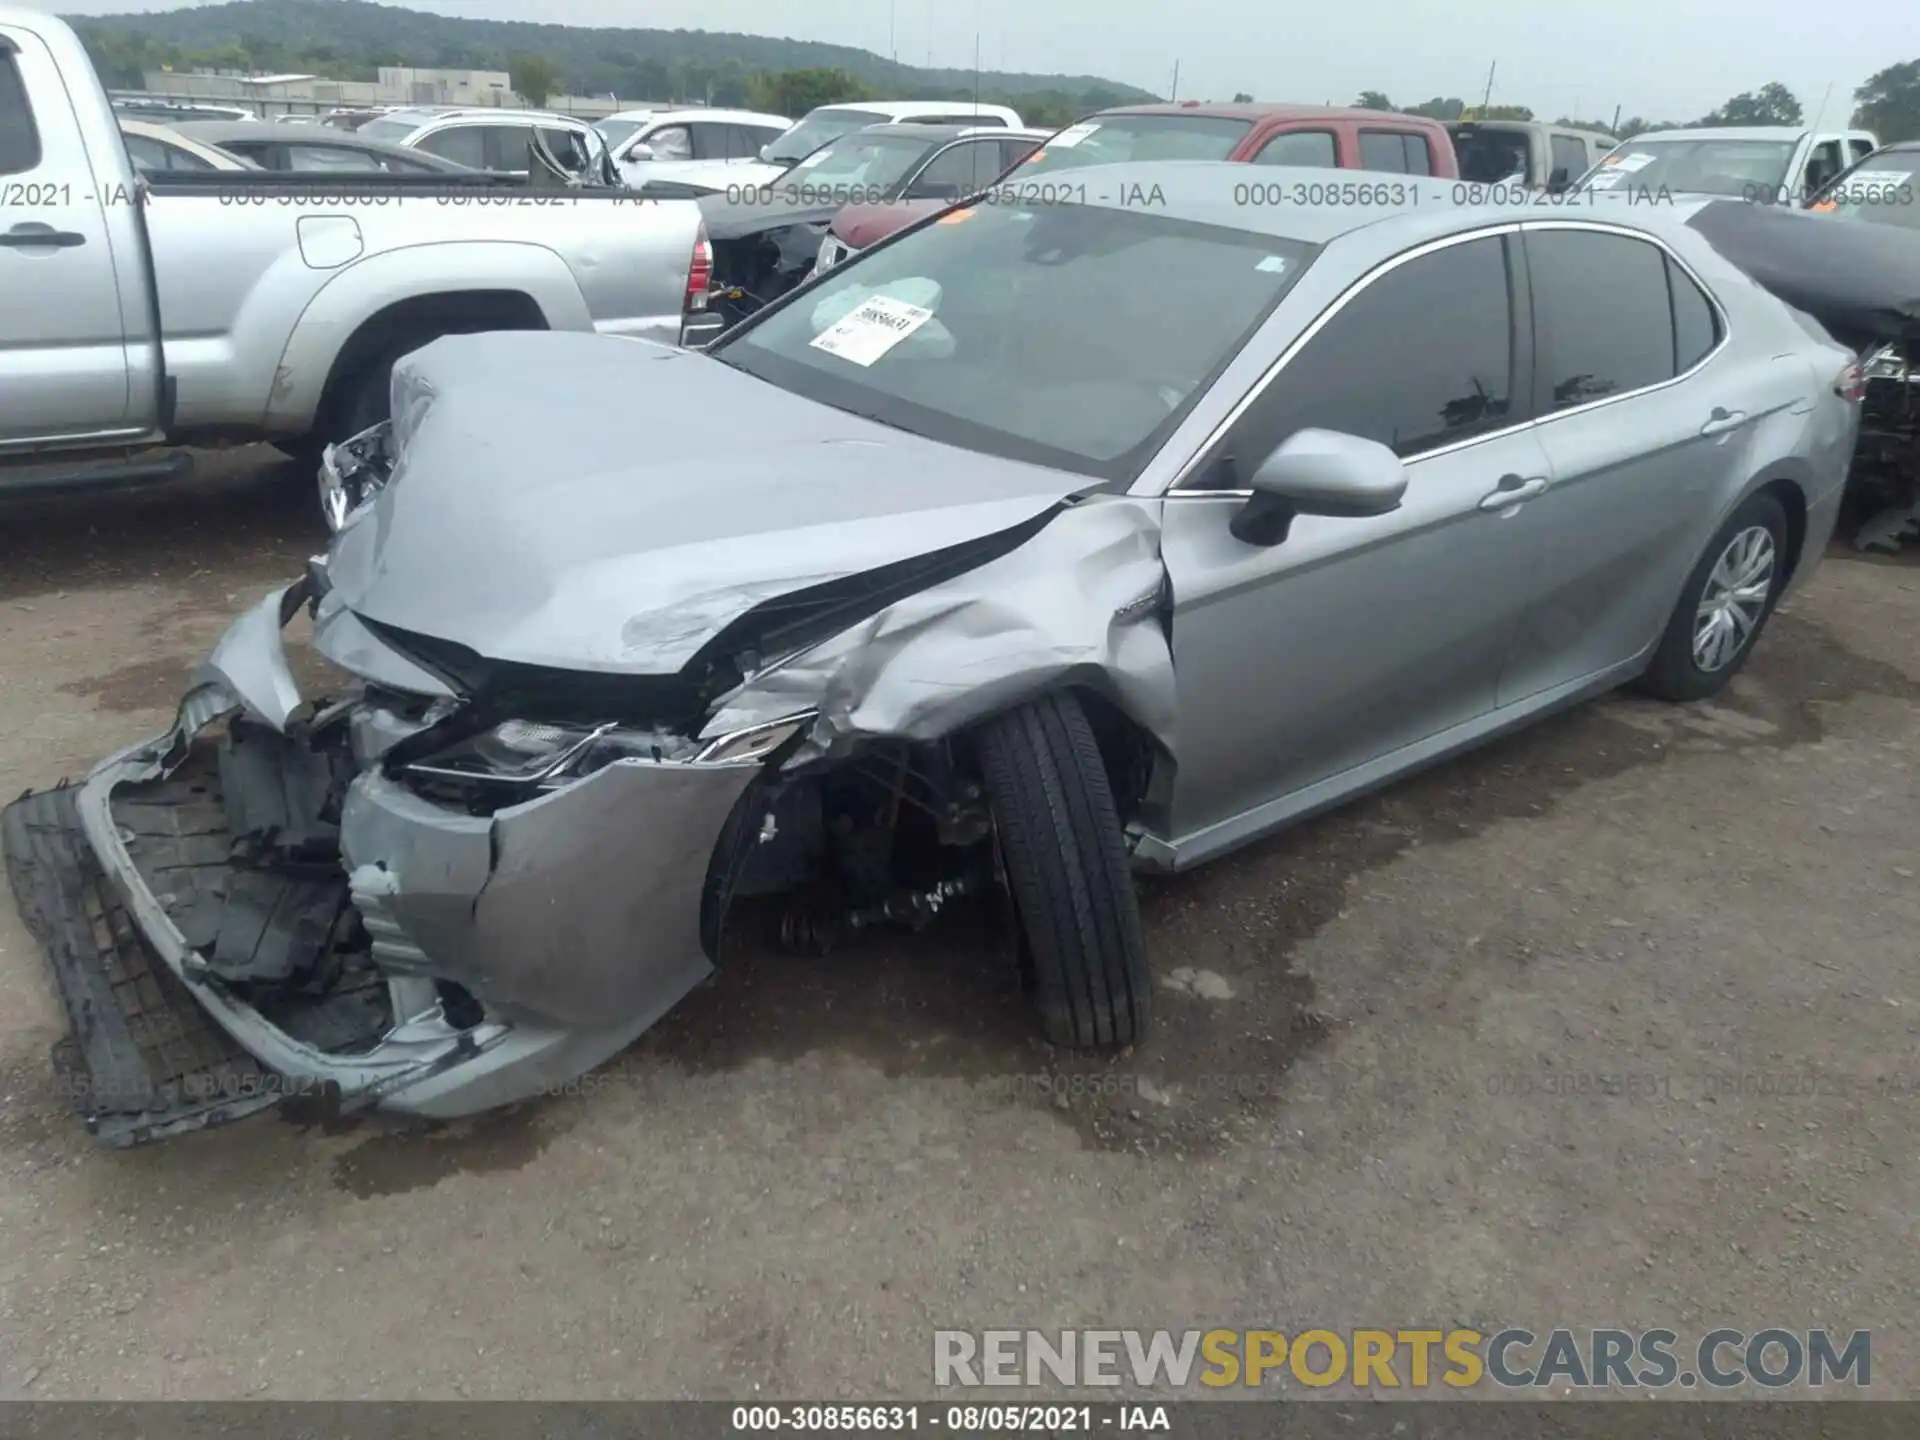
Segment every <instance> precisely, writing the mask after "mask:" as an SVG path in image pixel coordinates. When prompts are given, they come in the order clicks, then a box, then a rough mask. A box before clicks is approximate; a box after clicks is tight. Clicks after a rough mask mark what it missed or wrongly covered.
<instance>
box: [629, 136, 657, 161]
mask: <svg viewBox="0 0 1920 1440" xmlns="http://www.w3.org/2000/svg"><path fill="white" fill-rule="evenodd" d="M626 158H627V159H629V160H639V161H646V160H653V159H656V158H657V157H656V156H655V155H654V153H653V147H652V146H651V145H649V144H647V142H646V141H644V140H636V141H634V142H633V144H632V146H630V147H629V148H628V150H627V155H626Z"/></svg>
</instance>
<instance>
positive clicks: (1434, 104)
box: [1406, 95, 1467, 120]
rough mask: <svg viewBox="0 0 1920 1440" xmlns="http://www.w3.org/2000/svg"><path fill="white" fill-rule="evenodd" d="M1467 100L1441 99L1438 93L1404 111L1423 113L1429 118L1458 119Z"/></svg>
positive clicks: (1412, 113)
mask: <svg viewBox="0 0 1920 1440" xmlns="http://www.w3.org/2000/svg"><path fill="white" fill-rule="evenodd" d="M1466 108H1467V102H1466V101H1464V100H1443V99H1441V98H1440V97H1439V96H1438V95H1436V96H1434V97H1433V99H1431V100H1424V101H1422V102H1421V103H1420V104H1418V105H1415V106H1413V107H1412V108H1410V109H1409V110H1408V111H1407V112H1406V113H1407V114H1409V115H1424V116H1426V117H1427V118H1428V119H1429V120H1458V119H1459V118H1460V116H1461V115H1462V114H1463V113H1465V111H1466Z"/></svg>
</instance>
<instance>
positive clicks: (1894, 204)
mask: <svg viewBox="0 0 1920 1440" xmlns="http://www.w3.org/2000/svg"><path fill="white" fill-rule="evenodd" d="M1916 172H1920V150H1896V151H1894V152H1893V153H1892V154H1890V155H1889V154H1884V153H1883V154H1879V155H1874V156H1870V157H1869V158H1868V159H1865V160H1862V161H1861V162H1860V165H1859V168H1858V169H1856V170H1854V171H1852V172H1851V173H1850V174H1848V175H1847V176H1846V177H1845V178H1844V179H1841V180H1838V181H1836V182H1835V183H1834V184H1833V185H1832V186H1831V187H1830V188H1829V189H1828V190H1827V192H1826V193H1825V194H1824V195H1822V196H1821V197H1820V198H1819V200H1817V201H1816V202H1815V203H1814V205H1813V208H1814V209H1815V210H1823V211H1826V212H1828V213H1830V214H1834V215H1841V216H1844V217H1845V218H1847V219H1849V220H1871V221H1873V222H1874V223H1875V224H1877V225H1898V226H1900V227H1902V228H1903V229H1907V230H1920V186H1916V185H1915V184H1914V178H1915V174H1916Z"/></svg>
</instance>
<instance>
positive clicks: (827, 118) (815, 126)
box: [767, 110, 887, 165]
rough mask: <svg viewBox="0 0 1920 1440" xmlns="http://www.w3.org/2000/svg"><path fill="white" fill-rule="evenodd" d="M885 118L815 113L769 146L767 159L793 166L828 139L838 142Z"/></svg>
mask: <svg viewBox="0 0 1920 1440" xmlns="http://www.w3.org/2000/svg"><path fill="white" fill-rule="evenodd" d="M886 118H887V117H886V116H884V115H876V114H874V113H873V111H871V110H815V111H814V112H813V113H812V114H810V115H806V116H803V117H802V118H801V120H800V123H799V124H797V125H795V126H794V127H793V128H792V129H791V130H788V131H787V132H786V133H785V134H784V135H781V136H779V137H777V138H776V139H775V140H773V141H772V142H771V143H770V144H769V145H768V146H767V158H768V159H769V160H771V161H773V162H774V163H776V164H779V165H791V164H793V162H794V161H796V160H800V159H803V158H805V157H806V156H807V155H809V154H811V153H812V152H813V151H815V150H818V149H819V148H820V147H821V146H822V145H824V144H826V143H827V142H828V141H829V140H837V139H839V137H840V136H842V135H845V134H847V133H848V132H849V131H853V130H864V129H865V128H866V127H867V126H869V125H879V124H883V123H885V121H886Z"/></svg>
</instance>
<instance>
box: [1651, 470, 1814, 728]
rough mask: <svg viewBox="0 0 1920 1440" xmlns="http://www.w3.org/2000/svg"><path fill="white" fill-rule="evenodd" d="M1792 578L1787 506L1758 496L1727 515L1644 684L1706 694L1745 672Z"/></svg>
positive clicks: (1678, 695)
mask: <svg viewBox="0 0 1920 1440" xmlns="http://www.w3.org/2000/svg"><path fill="white" fill-rule="evenodd" d="M1786 577H1787V512H1786V510H1785V509H1784V508H1783V507H1782V506H1781V504H1780V502H1779V501H1778V500H1777V499H1775V498H1774V497H1773V496H1771V495H1767V494H1760V495H1754V496H1751V497H1750V498H1748V499H1747V501H1746V502H1745V503H1743V504H1742V505H1741V506H1740V508H1739V509H1737V510H1735V511H1734V512H1733V514H1732V515H1731V516H1730V517H1728V520H1727V523H1726V524H1725V525H1723V526H1721V527H1720V532H1719V533H1718V534H1717V535H1715V536H1714V537H1713V540H1712V542H1711V543H1710V544H1708V546H1707V549H1706V553H1705V554H1704V555H1702V556H1701V557H1700V563H1699V564H1697V565H1696V566H1694V568H1693V573H1692V574H1691V575H1689V576H1688V577H1687V584H1686V588H1685V589H1683V590H1682V591H1681V592H1680V603H1679V605H1678V606H1676V607H1675V609H1674V612H1673V617H1672V618H1671V619H1670V620H1669V621H1668V622H1667V629H1666V633H1665V634H1664V635H1663V636H1661V638H1660V648H1659V649H1657V650H1656V651H1654V655H1653V663H1652V664H1650V665H1649V666H1648V667H1647V672H1646V674H1645V675H1643V676H1642V677H1641V678H1640V682H1639V688H1640V689H1642V690H1644V691H1646V692H1647V693H1648V694H1649V695H1653V696H1656V697H1657V698H1659V699H1662V700H1705V699H1707V698H1708V697H1709V696H1712V695H1717V694H1719V693H1720V691H1722V690H1724V689H1725V688H1726V686H1727V684H1728V682H1729V681H1731V680H1732V679H1733V677H1734V676H1735V675H1737V674H1739V673H1740V668H1741V667H1742V666H1743V665H1745V664H1746V663H1747V657H1748V656H1750V655H1751V654H1752V653H1753V647H1754V644H1755V642H1756V641H1758V640H1759V638H1760V632H1761V631H1762V630H1763V629H1765V628H1766V623H1767V619H1768V617H1769V616H1771V615H1772V614H1773V605H1774V601H1775V600H1777V599H1778V598H1779V596H1780V588H1781V586H1782V585H1784V584H1785V583H1786Z"/></svg>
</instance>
